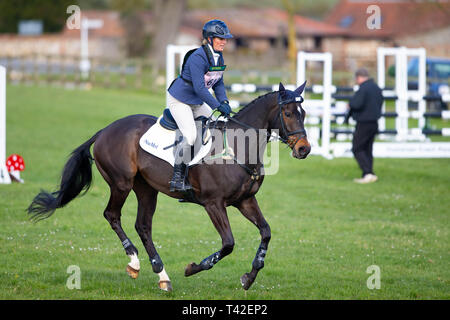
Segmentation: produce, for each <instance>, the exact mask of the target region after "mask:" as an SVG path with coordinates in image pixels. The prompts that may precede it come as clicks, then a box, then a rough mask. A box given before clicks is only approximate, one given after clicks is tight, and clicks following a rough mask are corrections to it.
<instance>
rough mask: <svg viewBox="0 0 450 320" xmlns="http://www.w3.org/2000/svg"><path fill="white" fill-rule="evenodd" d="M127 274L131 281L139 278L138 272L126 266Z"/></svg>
mask: <svg viewBox="0 0 450 320" xmlns="http://www.w3.org/2000/svg"><path fill="white" fill-rule="evenodd" d="M127 273H128V275H129V276H130V277H131V278H132V279H136V278H137V277H138V276H139V270H136V269H134V268H132V267H130V266H129V265H127Z"/></svg>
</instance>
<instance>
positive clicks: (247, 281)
mask: <svg viewBox="0 0 450 320" xmlns="http://www.w3.org/2000/svg"><path fill="white" fill-rule="evenodd" d="M252 283H253V280H251V279H250V277H249V274H248V273H245V274H244V275H243V276H242V277H241V284H242V288H244V290H248V289H249V288H250V286H251V285H252Z"/></svg>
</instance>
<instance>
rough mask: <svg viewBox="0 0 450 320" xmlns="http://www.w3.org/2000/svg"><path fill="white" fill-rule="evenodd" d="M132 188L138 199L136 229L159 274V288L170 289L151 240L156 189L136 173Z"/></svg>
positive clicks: (168, 281) (167, 278)
mask: <svg viewBox="0 0 450 320" xmlns="http://www.w3.org/2000/svg"><path fill="white" fill-rule="evenodd" d="M133 190H134V192H135V193H136V197H137V201H138V214H137V218H136V224H135V228H136V231H137V233H138V234H139V237H140V238H141V240H142V243H143V244H144V247H145V250H147V253H148V256H149V257H150V262H151V264H152V269H153V271H154V272H155V273H157V274H158V276H159V288H160V289H161V290H165V291H172V284H171V282H170V279H169V276H168V275H167V273H166V270H165V269H164V265H163V262H162V260H161V258H160V257H159V255H158V252H157V251H156V248H155V245H154V244H153V240H152V220H153V214H154V213H155V209H156V201H157V196H158V191H157V190H155V189H154V188H152V187H151V186H150V185H149V184H147V182H145V181H144V179H143V178H142V177H141V176H140V175H137V176H136V178H135V182H134V186H133Z"/></svg>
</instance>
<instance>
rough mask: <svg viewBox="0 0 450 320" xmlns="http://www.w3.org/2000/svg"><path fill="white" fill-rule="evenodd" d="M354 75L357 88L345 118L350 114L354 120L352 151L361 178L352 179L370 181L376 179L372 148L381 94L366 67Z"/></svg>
mask: <svg viewBox="0 0 450 320" xmlns="http://www.w3.org/2000/svg"><path fill="white" fill-rule="evenodd" d="M355 77H356V83H357V84H358V85H359V90H358V91H357V92H356V93H355V95H354V96H353V97H352V98H351V100H350V104H349V107H350V110H349V112H348V115H347V120H348V117H349V116H351V117H352V118H353V119H354V120H355V121H356V128H355V132H354V133H353V143H352V144H353V145H352V152H353V155H354V156H355V159H356V161H357V162H358V165H359V167H360V168H361V170H362V178H361V179H355V180H354V181H355V182H357V183H371V182H375V181H377V180H378V177H377V176H376V175H375V174H374V172H373V155H372V148H373V142H374V140H375V136H376V134H377V133H378V119H379V118H380V116H381V106H382V105H383V94H382V91H381V89H380V88H379V87H378V85H377V84H376V83H375V82H374V81H373V79H371V78H369V73H368V72H367V70H366V69H364V68H361V69H358V70H357V71H356V73H355Z"/></svg>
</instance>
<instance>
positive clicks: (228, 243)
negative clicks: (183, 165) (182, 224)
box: [184, 201, 234, 277]
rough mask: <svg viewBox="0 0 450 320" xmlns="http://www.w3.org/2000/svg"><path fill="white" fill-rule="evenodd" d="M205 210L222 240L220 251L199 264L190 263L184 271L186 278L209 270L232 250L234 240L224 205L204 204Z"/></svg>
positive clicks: (218, 202) (218, 203)
mask: <svg viewBox="0 0 450 320" xmlns="http://www.w3.org/2000/svg"><path fill="white" fill-rule="evenodd" d="M205 209H206V211H207V212H208V215H209V217H210V218H211V221H212V223H213V224H214V227H216V229H217V231H218V232H219V234H220V237H221V238H222V249H220V250H219V251H217V252H215V253H213V254H212V255H210V256H209V257H207V258H205V259H203V260H202V262H200V264H196V263H194V262H192V263H190V264H189V265H188V266H187V267H186V269H185V271H184V275H185V276H186V277H188V276H191V275H193V274H196V273H197V272H200V271H203V270H208V269H211V268H212V267H213V266H214V265H215V264H216V263H217V262H219V261H220V260H221V259H223V258H224V257H225V256H227V255H229V254H230V253H231V252H232V251H233V248H234V238H233V234H232V233H231V227H230V222H229V221H228V216H227V211H226V209H225V206H224V204H223V203H221V202H220V201H215V202H211V203H207V204H205Z"/></svg>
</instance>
